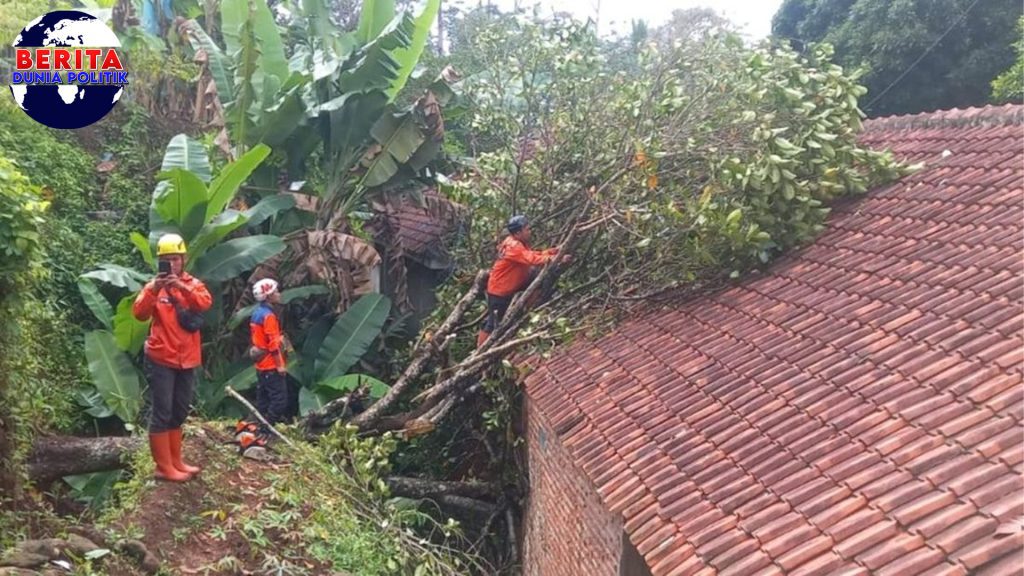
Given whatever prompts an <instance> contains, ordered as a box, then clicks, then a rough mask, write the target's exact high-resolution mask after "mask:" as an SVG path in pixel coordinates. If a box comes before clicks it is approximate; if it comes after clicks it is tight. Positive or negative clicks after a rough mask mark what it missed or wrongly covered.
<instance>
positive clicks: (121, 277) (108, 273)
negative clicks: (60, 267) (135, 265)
mask: <svg viewBox="0 0 1024 576" xmlns="http://www.w3.org/2000/svg"><path fill="white" fill-rule="evenodd" d="M81 277H82V278H92V279H95V280H99V281H101V282H106V283H107V284H110V285H111V286H117V287H118V288H127V289H128V290H130V291H132V292H138V291H139V290H140V289H142V286H143V285H144V284H145V283H146V282H149V280H150V277H149V276H147V275H145V274H143V273H142V272H138V271H136V270H132V269H131V268H125V267H124V266H119V265H117V264H100V268H99V270H93V271H91V272H86V273H85V274H82V276H81Z"/></svg>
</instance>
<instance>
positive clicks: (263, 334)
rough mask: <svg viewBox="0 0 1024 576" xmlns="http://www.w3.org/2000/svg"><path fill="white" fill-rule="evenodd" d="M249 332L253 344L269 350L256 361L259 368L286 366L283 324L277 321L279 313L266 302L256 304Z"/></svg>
mask: <svg viewBox="0 0 1024 576" xmlns="http://www.w3.org/2000/svg"><path fill="white" fill-rule="evenodd" d="M249 334H250V336H251V340H252V345H253V346H255V347H257V348H259V349H260V350H266V351H267V352H269V354H267V355H266V356H264V357H263V358H260V360H259V361H258V362H256V369H257V370H276V369H278V368H283V367H284V366H285V358H284V350H282V349H281V344H282V342H283V339H284V335H283V334H282V333H281V324H280V323H279V322H278V321H277V314H274V310H273V309H272V308H271V307H270V305H269V304H267V303H266V302H263V303H261V304H258V305H256V309H255V310H253V312H252V316H251V317H250V318H249Z"/></svg>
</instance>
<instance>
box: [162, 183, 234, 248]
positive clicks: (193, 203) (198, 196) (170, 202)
mask: <svg viewBox="0 0 1024 576" xmlns="http://www.w3.org/2000/svg"><path fill="white" fill-rule="evenodd" d="M157 177H158V178H160V179H161V180H164V181H166V182H167V183H168V184H170V185H169V186H168V187H166V188H165V189H164V190H163V193H162V195H160V196H158V197H156V198H155V204H156V211H157V214H159V215H160V217H161V218H162V219H163V220H164V221H165V222H169V223H173V224H176V225H177V226H178V229H180V230H181V233H182V235H183V236H184V237H185V241H186V242H190V241H192V239H194V238H195V236H196V234H198V233H199V230H200V229H201V228H202V227H203V224H204V223H205V222H206V220H207V218H206V212H207V205H208V204H207V192H206V185H205V184H203V182H202V180H200V179H199V177H198V176H196V175H195V174H193V173H192V172H190V171H188V170H185V169H183V168H173V169H171V170H168V171H166V172H161V173H160V174H159V175H158V176H157ZM218 212H219V210H218Z"/></svg>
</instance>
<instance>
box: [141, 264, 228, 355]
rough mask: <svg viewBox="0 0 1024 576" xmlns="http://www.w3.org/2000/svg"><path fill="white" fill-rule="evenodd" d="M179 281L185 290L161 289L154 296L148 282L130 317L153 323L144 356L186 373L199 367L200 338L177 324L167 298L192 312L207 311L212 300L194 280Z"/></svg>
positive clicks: (197, 334) (172, 308)
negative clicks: (172, 299)
mask: <svg viewBox="0 0 1024 576" xmlns="http://www.w3.org/2000/svg"><path fill="white" fill-rule="evenodd" d="M180 279H181V282H182V283H183V284H184V285H185V287H186V290H181V289H178V288H161V289H160V290H159V292H158V291H157V290H156V288H155V281H154V280H150V281H149V282H148V283H146V286H145V287H144V288H143V289H142V292H139V295H138V296H136V298H135V303H134V304H133V305H132V314H133V315H134V316H135V318H136V319H138V320H141V321H146V320H149V319H151V318H152V320H153V324H152V325H151V326H150V328H149V337H148V338H147V339H146V355H147V356H149V357H150V358H151V359H152V360H153V361H154V362H156V363H158V364H162V365H164V366H168V367H170V368H177V369H179V370H187V369H189V368H195V367H196V366H199V365H200V364H202V363H203V356H202V342H201V336H200V334H199V332H189V331H188V330H185V329H184V328H182V327H181V325H180V324H178V315H177V311H176V310H175V308H174V304H172V303H171V298H174V299H175V300H177V301H178V304H179V305H180V306H182V307H183V308H187V309H188V310H190V311H192V312H205V311H207V310H209V309H210V306H211V305H212V304H213V298H212V297H211V296H210V292H209V291H208V290H207V289H206V286H205V285H204V284H203V283H202V281H200V280H199V279H198V278H195V277H193V276H191V275H189V274H186V273H182V274H181V276H180Z"/></svg>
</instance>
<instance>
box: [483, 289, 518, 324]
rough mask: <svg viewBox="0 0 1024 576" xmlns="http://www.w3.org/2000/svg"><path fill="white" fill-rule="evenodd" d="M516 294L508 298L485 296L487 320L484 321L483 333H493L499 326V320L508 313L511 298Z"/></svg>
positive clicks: (492, 295)
mask: <svg viewBox="0 0 1024 576" xmlns="http://www.w3.org/2000/svg"><path fill="white" fill-rule="evenodd" d="M516 294H518V292H515V293H512V294H509V295H508V296H495V295H494V294H488V295H487V318H486V319H485V320H484V327H483V331H484V332H487V333H488V334H490V333H491V332H494V329H495V328H497V327H498V324H501V320H502V319H503V318H504V317H505V312H508V307H509V305H510V304H512V298H513V297H514V296H515V295H516Z"/></svg>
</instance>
